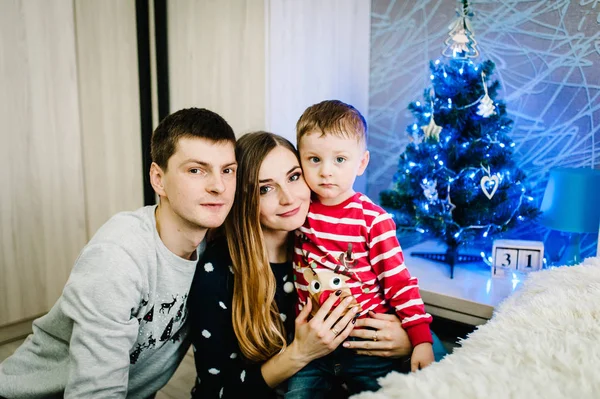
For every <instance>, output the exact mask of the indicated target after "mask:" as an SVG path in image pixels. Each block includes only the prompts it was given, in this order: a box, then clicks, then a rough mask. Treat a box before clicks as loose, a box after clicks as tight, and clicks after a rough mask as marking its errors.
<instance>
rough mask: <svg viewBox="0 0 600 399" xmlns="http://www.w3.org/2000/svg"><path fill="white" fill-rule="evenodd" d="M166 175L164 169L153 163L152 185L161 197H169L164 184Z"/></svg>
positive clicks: (151, 166)
mask: <svg viewBox="0 0 600 399" xmlns="http://www.w3.org/2000/svg"><path fill="white" fill-rule="evenodd" d="M164 175H165V172H164V171H163V170H162V168H161V167H160V166H158V164H157V163H156V162H152V165H150V184H151V185H152V188H153V189H154V191H155V192H156V194H158V196H159V197H166V196H167V193H166V192H165V186H164V182H163V177H164Z"/></svg>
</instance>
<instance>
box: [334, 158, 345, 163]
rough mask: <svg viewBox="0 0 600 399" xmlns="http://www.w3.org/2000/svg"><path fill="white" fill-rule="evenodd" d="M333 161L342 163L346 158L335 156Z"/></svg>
mask: <svg viewBox="0 0 600 399" xmlns="http://www.w3.org/2000/svg"><path fill="white" fill-rule="evenodd" d="M335 161H336V162H337V163H344V162H345V161H346V158H344V157H337V158H336V159H335Z"/></svg>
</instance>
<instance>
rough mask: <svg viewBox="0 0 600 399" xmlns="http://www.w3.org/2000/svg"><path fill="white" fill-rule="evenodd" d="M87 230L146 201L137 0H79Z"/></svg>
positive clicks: (78, 16) (77, 28)
mask: <svg viewBox="0 0 600 399" xmlns="http://www.w3.org/2000/svg"><path fill="white" fill-rule="evenodd" d="M75 13H76V26H75V28H76V38H77V64H78V70H79V94H80V106H81V134H82V141H83V161H84V174H85V199H86V204H87V206H86V209H87V215H86V216H87V224H88V234H89V236H90V237H91V236H92V235H93V234H94V233H95V232H96V230H97V229H98V228H99V227H100V226H101V225H102V224H103V223H104V222H106V220H108V219H109V218H110V217H111V216H112V215H114V214H115V213H117V212H119V211H124V210H134V209H137V208H138V207H140V206H142V205H144V200H143V189H142V186H143V176H142V173H144V174H145V173H148V171H143V170H142V160H141V159H142V155H141V146H142V144H141V133H140V129H141V128H140V102H139V89H138V88H139V82H138V66H137V65H138V64H137V62H138V61H137V38H136V20H135V1H134V0H102V1H87V0H76V1H75Z"/></svg>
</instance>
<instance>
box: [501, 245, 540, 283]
mask: <svg viewBox="0 0 600 399" xmlns="http://www.w3.org/2000/svg"><path fill="white" fill-rule="evenodd" d="M492 254H493V266H492V276H494V277H500V276H504V275H505V274H506V272H507V271H510V270H517V271H520V272H532V271H536V270H540V269H541V268H542V262H543V259H544V243H543V242H541V241H526V240H495V241H494V247H493V250H492Z"/></svg>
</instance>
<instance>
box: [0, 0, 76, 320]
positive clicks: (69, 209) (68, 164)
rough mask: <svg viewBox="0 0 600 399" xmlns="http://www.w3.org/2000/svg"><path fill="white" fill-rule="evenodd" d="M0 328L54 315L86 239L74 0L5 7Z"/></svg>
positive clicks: (0, 56)
mask: <svg viewBox="0 0 600 399" xmlns="http://www.w3.org/2000/svg"><path fill="white" fill-rule="evenodd" d="M0 87H1V88H2V90H0V120H1V121H2V124H1V126H2V127H1V128H0V171H1V172H0V179H1V180H0V182H1V183H0V184H1V187H2V190H0V325H3V324H7V323H12V322H16V321H18V320H22V319H25V318H27V317H32V316H35V315H37V314H40V313H43V312H46V311H47V310H49V309H50V307H51V306H52V305H53V304H54V302H55V301H56V299H57V298H58V296H59V295H60V293H61V292H62V287H63V285H64V283H65V282H66V280H67V277H68V274H69V272H70V270H71V267H72V265H73V262H74V260H75V258H76V257H77V255H78V253H79V251H80V249H81V248H82V247H83V245H84V244H85V242H86V238H87V237H86V220H85V203H84V198H83V180H82V176H83V172H82V160H81V140H80V133H79V106H78V94H77V69H76V61H75V38H74V18H73V3H72V1H70V0H56V1H52V2H47V1H43V0H39V1H31V0H29V1H28V0H21V1H19V0H13V1H3V2H2V12H0Z"/></svg>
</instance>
